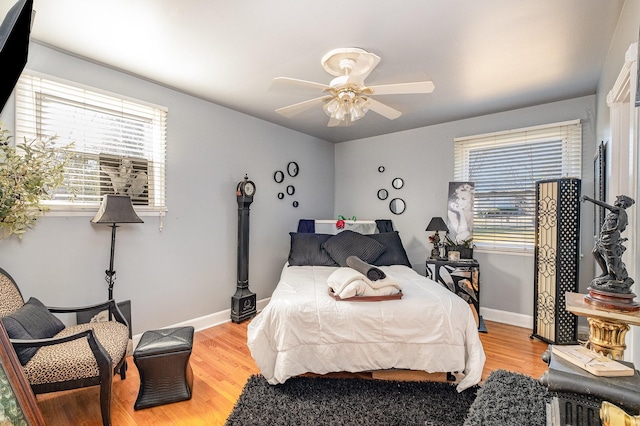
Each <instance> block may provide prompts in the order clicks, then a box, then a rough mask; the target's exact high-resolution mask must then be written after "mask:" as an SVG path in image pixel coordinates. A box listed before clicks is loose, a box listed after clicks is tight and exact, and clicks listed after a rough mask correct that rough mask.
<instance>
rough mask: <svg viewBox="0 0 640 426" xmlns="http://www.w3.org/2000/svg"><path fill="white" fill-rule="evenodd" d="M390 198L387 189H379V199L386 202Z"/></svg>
mask: <svg viewBox="0 0 640 426" xmlns="http://www.w3.org/2000/svg"><path fill="white" fill-rule="evenodd" d="M388 196H389V192H388V191H387V190H386V189H378V199H379V200H386V199H387V197H388Z"/></svg>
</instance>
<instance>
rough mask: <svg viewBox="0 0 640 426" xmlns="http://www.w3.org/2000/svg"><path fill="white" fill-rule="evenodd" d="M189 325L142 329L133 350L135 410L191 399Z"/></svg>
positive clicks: (190, 331) (191, 333)
mask: <svg viewBox="0 0 640 426" xmlns="http://www.w3.org/2000/svg"><path fill="white" fill-rule="evenodd" d="M192 346H193V327H176V328H165V329H162V330H151V331H145V333H144V334H143V335H142V338H141V339H140V342H139V343H138V346H137V347H136V350H135V351H134V352H133V361H134V363H135V364H136V367H138V371H139V372H140V391H139V392H138V399H136V403H135V405H134V406H133V407H134V408H135V409H136V410H140V409H142V408H149V407H155V406H156V405H162V404H168V403H170V402H178V401H184V400H187V399H191V389H192V388H193V372H192V371H191V366H190V365H189V357H190V356H191V348H192Z"/></svg>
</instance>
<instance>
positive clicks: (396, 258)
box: [367, 231, 411, 268]
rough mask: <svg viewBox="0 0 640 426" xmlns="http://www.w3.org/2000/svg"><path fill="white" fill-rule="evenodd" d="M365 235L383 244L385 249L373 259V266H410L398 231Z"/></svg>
mask: <svg viewBox="0 0 640 426" xmlns="http://www.w3.org/2000/svg"><path fill="white" fill-rule="evenodd" d="M367 237H369V238H372V239H374V240H376V241H377V242H379V243H381V244H383V245H384V246H385V247H386V248H387V249H386V250H385V251H384V253H382V254H381V255H380V257H378V258H377V259H376V260H374V261H373V265H375V266H389V265H405V266H408V267H409V268H411V263H410V262H409V257H408V256H407V252H406V251H405V249H404V246H403V245H402V240H401V239H400V235H399V234H398V231H393V232H382V233H380V234H369V235H367Z"/></svg>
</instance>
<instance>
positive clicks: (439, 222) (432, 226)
mask: <svg viewBox="0 0 640 426" xmlns="http://www.w3.org/2000/svg"><path fill="white" fill-rule="evenodd" d="M426 231H435V234H433V235H432V236H431V237H429V241H431V242H432V243H433V249H431V258H432V259H438V258H440V247H441V244H440V235H439V234H438V231H444V232H449V228H447V224H446V223H444V220H443V219H442V218H441V217H432V218H431V221H430V222H429V225H427V229H426Z"/></svg>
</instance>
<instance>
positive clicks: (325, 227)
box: [298, 219, 394, 234]
mask: <svg viewBox="0 0 640 426" xmlns="http://www.w3.org/2000/svg"><path fill="white" fill-rule="evenodd" d="M336 222H337V220H336V219H300V221H299V222H298V232H310V233H318V234H337V233H339V232H341V231H344V230H345V229H348V230H350V231H354V232H358V233H360V234H375V233H376V232H392V231H393V230H394V229H393V223H392V222H391V220H390V219H377V220H345V221H344V224H345V226H344V228H342V229H338V228H337V227H336Z"/></svg>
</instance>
